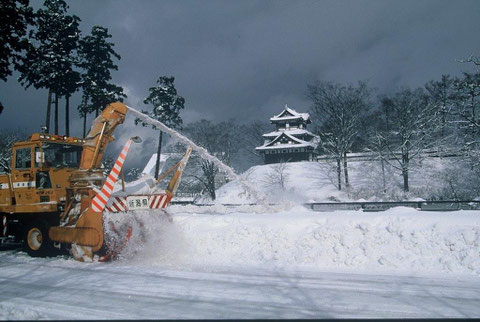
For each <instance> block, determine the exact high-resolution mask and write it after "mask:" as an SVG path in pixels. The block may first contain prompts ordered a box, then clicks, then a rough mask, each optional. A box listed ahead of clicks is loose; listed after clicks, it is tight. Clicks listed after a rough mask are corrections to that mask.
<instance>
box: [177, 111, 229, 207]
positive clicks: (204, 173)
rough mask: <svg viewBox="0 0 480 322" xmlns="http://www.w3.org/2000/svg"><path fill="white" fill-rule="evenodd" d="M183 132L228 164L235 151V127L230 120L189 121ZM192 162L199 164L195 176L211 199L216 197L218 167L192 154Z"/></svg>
mask: <svg viewBox="0 0 480 322" xmlns="http://www.w3.org/2000/svg"><path fill="white" fill-rule="evenodd" d="M184 132H185V133H186V135H187V136H189V137H190V139H192V140H193V141H194V142H196V143H197V144H199V145H200V146H202V147H204V148H206V149H207V150H208V152H209V153H210V154H212V155H215V156H216V157H217V158H218V159H220V160H221V161H222V162H224V163H225V164H230V162H231V157H232V155H233V153H234V152H235V144H234V143H235V140H236V137H235V134H236V127H235V125H234V124H233V123H232V122H230V121H229V122H220V123H216V124H215V123H212V122H210V121H207V120H200V121H198V122H195V123H190V124H188V125H187V126H185V128H184ZM192 163H197V164H199V166H200V169H201V174H196V175H195V178H196V179H197V180H198V181H199V182H200V183H201V184H202V185H203V187H204V188H205V190H206V191H207V192H208V194H209V196H210V198H211V199H212V200H215V199H216V192H215V190H216V187H217V184H218V183H220V181H221V179H220V178H218V176H217V175H218V174H219V169H218V167H217V166H216V165H215V164H214V163H213V162H210V161H208V160H204V159H202V158H200V157H198V156H197V155H196V154H195V153H194V154H193V155H192Z"/></svg>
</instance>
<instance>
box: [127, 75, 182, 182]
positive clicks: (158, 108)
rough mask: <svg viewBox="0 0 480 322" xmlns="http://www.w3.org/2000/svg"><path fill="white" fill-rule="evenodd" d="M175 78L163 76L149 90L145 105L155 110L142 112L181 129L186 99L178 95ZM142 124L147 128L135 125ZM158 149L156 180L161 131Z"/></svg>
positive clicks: (160, 149)
mask: <svg viewBox="0 0 480 322" xmlns="http://www.w3.org/2000/svg"><path fill="white" fill-rule="evenodd" d="M174 81H175V77H167V76H162V77H159V78H158V80H157V82H156V83H157V85H156V86H155V87H150V88H149V90H148V91H149V92H150V93H149V95H148V96H147V98H145V100H144V101H143V103H145V104H151V105H152V106H153V110H152V111H151V112H147V111H142V112H143V113H144V114H147V115H149V116H150V117H152V118H153V119H156V120H159V121H160V122H162V123H164V124H165V125H166V126H169V127H172V128H179V127H181V125H182V123H183V121H182V118H181V117H180V110H182V109H183V108H184V105H185V99H184V98H183V97H182V96H179V95H178V94H177V90H176V89H175V85H174V84H173V83H174ZM138 123H141V124H142V125H143V126H147V124H146V123H144V122H141V121H140V120H135V124H138ZM159 132H160V133H159V137H158V148H157V162H156V164H155V178H158V174H159V173H158V172H159V169H160V154H161V152H162V137H163V132H162V131H159Z"/></svg>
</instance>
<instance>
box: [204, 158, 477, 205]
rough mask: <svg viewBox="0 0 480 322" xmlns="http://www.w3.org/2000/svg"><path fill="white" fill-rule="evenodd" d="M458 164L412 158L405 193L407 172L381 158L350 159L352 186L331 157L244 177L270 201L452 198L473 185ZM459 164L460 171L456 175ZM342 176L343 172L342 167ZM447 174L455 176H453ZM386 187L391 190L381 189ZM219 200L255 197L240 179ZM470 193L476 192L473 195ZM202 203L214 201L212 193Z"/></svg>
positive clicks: (272, 166) (224, 189)
mask: <svg viewBox="0 0 480 322" xmlns="http://www.w3.org/2000/svg"><path fill="white" fill-rule="evenodd" d="M455 166H456V167H460V168H461V167H462V166H463V167H467V166H466V165H464V164H462V163H461V160H458V159H456V158H443V159H442V158H426V159H424V160H421V162H420V161H419V160H415V162H413V161H412V168H411V171H410V182H409V185H410V193H408V194H406V195H405V194H404V193H403V178H402V176H401V175H400V173H399V172H398V171H396V170H395V169H393V168H392V167H391V166H389V165H388V164H385V168H384V174H385V182H384V181H383V174H382V171H381V163H380V161H350V162H349V164H348V169H349V181H350V184H351V188H350V191H348V192H346V189H345V185H344V182H343V180H344V179H343V177H342V184H343V189H342V191H338V189H337V173H336V169H335V164H334V163H332V162H331V161H325V160H323V161H319V162H308V161H303V162H289V163H285V164H266V165H258V166H254V167H251V168H250V169H248V170H247V171H245V172H244V173H242V174H241V177H242V178H243V179H244V180H245V181H246V182H248V183H249V184H250V185H251V186H252V187H254V188H255V189H257V190H259V191H260V192H261V193H263V194H265V195H267V197H268V200H269V201H270V202H275V203H276V202H282V201H285V200H288V201H290V202H294V203H304V202H332V201H365V200H369V201H388V200H397V201H400V200H406V199H408V200H416V199H418V198H422V199H425V200H428V199H432V198H437V199H438V198H439V197H443V198H453V197H452V193H453V192H452V191H451V189H452V187H454V188H455V189H457V191H454V192H455V193H456V194H459V195H460V196H459V197H460V198H464V199H465V197H464V196H463V195H462V194H461V190H466V189H467V190H468V189H470V190H471V186H468V177H467V178H466V177H462V176H461V175H460V174H459V172H460V171H458V169H456V168H455ZM453 170H455V172H456V173H457V176H458V177H454V178H453V177H452V174H451V172H452V171H453ZM342 176H343V172H342ZM447 177H448V179H449V180H451V181H450V182H448V180H447ZM384 189H385V190H386V193H382V192H383V191H384ZM216 194H217V199H216V200H215V203H217V204H218V203H220V204H221V203H223V204H225V203H230V204H232V203H252V202H255V199H254V198H252V197H251V196H250V195H249V194H248V193H246V192H245V189H244V188H243V187H242V186H241V185H240V184H239V183H238V182H237V181H235V180H233V181H231V182H229V183H227V184H225V185H223V186H222V187H220V188H219V189H218V190H217V193H216ZM470 198H471V196H470ZM200 202H201V203H212V202H211V201H210V200H208V199H204V200H200Z"/></svg>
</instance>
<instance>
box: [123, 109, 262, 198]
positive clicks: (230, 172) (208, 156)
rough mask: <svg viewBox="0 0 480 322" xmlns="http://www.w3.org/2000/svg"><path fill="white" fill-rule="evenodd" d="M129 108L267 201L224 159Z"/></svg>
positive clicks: (253, 194) (254, 195) (254, 194)
mask: <svg viewBox="0 0 480 322" xmlns="http://www.w3.org/2000/svg"><path fill="white" fill-rule="evenodd" d="M127 108H128V109H129V111H130V112H132V114H134V115H135V116H136V117H138V118H139V119H141V120H143V121H145V122H146V123H149V124H151V125H155V126H156V127H157V128H159V129H160V130H162V131H163V132H165V133H168V134H170V135H171V136H172V137H174V138H175V139H176V140H178V141H180V142H182V143H183V144H185V145H188V146H191V147H192V149H193V150H194V151H197V152H198V153H199V154H200V156H201V157H202V158H204V159H206V160H208V161H210V162H213V163H214V164H215V165H216V166H217V167H218V168H219V169H220V170H221V171H222V172H224V173H226V174H227V176H228V177H229V178H230V179H235V180H237V181H238V182H240V184H241V185H242V186H243V187H244V188H245V189H246V190H247V191H248V192H250V194H251V195H252V196H253V197H254V198H255V199H256V200H257V201H260V202H262V203H266V198H265V196H262V194H261V193H260V192H259V191H256V190H255V189H253V188H252V187H250V186H249V185H248V184H247V183H246V182H245V180H243V179H242V178H241V177H240V176H239V175H238V174H236V173H235V171H233V169H232V168H230V167H229V166H227V165H226V164H225V163H223V162H222V161H220V159H218V158H217V157H215V156H213V155H211V154H210V153H208V151H207V149H205V148H203V147H201V146H198V145H196V144H195V143H194V142H193V141H192V140H190V139H189V138H187V137H186V136H184V135H182V134H180V133H178V132H177V131H175V130H173V129H171V128H169V127H168V126H166V125H165V124H163V123H162V122H160V121H158V120H154V119H152V118H151V117H150V116H148V115H145V114H143V113H141V112H139V111H137V110H136V109H134V108H133V107H130V106H127Z"/></svg>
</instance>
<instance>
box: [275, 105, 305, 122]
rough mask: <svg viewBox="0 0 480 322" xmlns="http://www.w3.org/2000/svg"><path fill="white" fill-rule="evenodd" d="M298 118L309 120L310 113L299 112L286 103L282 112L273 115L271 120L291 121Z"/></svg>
mask: <svg viewBox="0 0 480 322" xmlns="http://www.w3.org/2000/svg"><path fill="white" fill-rule="evenodd" d="M297 119H302V120H303V121H309V119H310V114H308V113H298V112H297V111H295V110H294V109H292V108H289V107H288V106H287V105H285V109H284V110H283V111H282V112H281V113H280V114H278V115H275V116H273V117H271V118H270V121H272V122H278V121H289V120H297Z"/></svg>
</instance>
